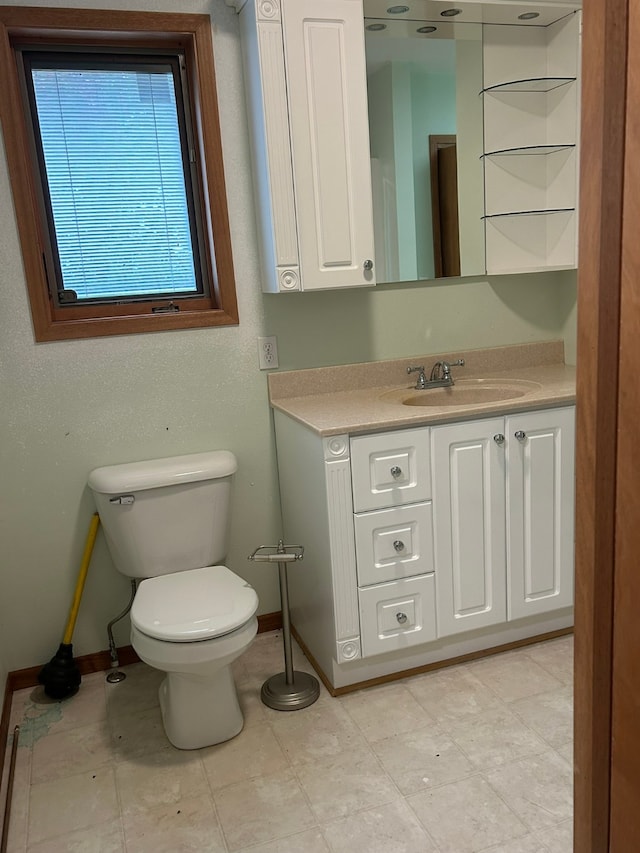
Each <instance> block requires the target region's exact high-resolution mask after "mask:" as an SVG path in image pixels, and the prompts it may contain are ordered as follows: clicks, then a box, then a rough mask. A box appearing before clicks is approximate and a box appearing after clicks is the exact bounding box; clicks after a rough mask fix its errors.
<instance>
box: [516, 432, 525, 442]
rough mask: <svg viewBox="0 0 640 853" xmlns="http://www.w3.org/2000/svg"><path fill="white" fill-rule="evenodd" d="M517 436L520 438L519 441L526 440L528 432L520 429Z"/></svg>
mask: <svg viewBox="0 0 640 853" xmlns="http://www.w3.org/2000/svg"><path fill="white" fill-rule="evenodd" d="M515 436H516V438H517V439H518V441H524V440H525V438H526V437H527V434H526V432H524V430H521V429H519V430H518V431H517V432H516V433H515Z"/></svg>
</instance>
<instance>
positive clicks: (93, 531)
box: [62, 512, 100, 645]
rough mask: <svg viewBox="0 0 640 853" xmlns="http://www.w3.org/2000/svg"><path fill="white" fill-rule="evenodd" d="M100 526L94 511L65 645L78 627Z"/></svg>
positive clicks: (98, 518)
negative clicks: (83, 592) (83, 594)
mask: <svg viewBox="0 0 640 853" xmlns="http://www.w3.org/2000/svg"><path fill="white" fill-rule="evenodd" d="M99 526H100V516H99V515H98V513H97V512H94V513H93V516H92V518H91V524H90V525H89V532H88V534H87V541H86V544H85V546H84V554H83V555H82V564H81V565H80V574H79V575H78V581H77V583H76V590H75V592H74V594H73V603H72V604H71V610H70V611H69V618H68V619H67V627H66V628H65V632H64V637H63V638H62V642H63V643H64V644H65V645H69V643H70V642H71V637H73V629H74V628H75V627H76V619H77V618H78V610H79V609H80V599H81V598H82V591H83V589H84V582H85V581H86V579H87V572H88V571H89V563H90V562H91V554H92V553H93V546H94V543H95V541H96V536H97V535H98V527H99Z"/></svg>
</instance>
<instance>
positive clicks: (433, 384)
mask: <svg viewBox="0 0 640 853" xmlns="http://www.w3.org/2000/svg"><path fill="white" fill-rule="evenodd" d="M452 367H464V358H459V359H458V360H457V361H453V362H451V363H450V362H448V361H436V363H435V364H434V365H433V367H432V368H431V374H430V376H429V379H427V377H426V375H425V372H424V367H422V366H421V367H407V373H409V374H411V373H417V374H418V380H417V382H416V384H415V389H416V391H423V390H425V389H427V388H449V387H450V386H451V385H453V384H454V381H453V376H452V375H451V368H452Z"/></svg>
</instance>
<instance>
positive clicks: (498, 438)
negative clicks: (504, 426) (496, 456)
mask: <svg viewBox="0 0 640 853" xmlns="http://www.w3.org/2000/svg"><path fill="white" fill-rule="evenodd" d="M493 440H494V441H495V443H496V444H504V436H503V434H502V433H501V432H497V433H496V434H495V435H494V436H493Z"/></svg>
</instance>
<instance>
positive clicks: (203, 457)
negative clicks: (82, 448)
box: [88, 450, 238, 495]
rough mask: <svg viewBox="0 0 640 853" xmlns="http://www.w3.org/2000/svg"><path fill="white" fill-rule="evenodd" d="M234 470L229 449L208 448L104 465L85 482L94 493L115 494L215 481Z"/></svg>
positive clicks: (233, 457) (235, 461) (234, 460)
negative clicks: (162, 457) (201, 450)
mask: <svg viewBox="0 0 640 853" xmlns="http://www.w3.org/2000/svg"><path fill="white" fill-rule="evenodd" d="M237 469H238V462H237V460H236V457H235V456H234V455H233V453H231V452H230V451H229V450H211V451H209V452H207V453H189V454H186V455H184V456H169V457H167V458H165V459H149V460H146V461H144V462H125V463H123V464H120V465H105V466H103V467H102V468H95V469H94V470H93V471H92V472H91V473H90V474H89V481H88V482H89V488H91V489H92V491H94V492H98V493H99V494H105V495H116V494H121V493H122V492H139V491H143V490H144V489H158V488H160V487H161V486H175V485H179V484H180V483H196V482H198V481H199V480H216V479H218V478H220V477H228V476H230V475H231V474H233V473H234V472H235V471H236V470H237Z"/></svg>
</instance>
